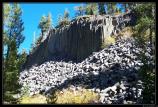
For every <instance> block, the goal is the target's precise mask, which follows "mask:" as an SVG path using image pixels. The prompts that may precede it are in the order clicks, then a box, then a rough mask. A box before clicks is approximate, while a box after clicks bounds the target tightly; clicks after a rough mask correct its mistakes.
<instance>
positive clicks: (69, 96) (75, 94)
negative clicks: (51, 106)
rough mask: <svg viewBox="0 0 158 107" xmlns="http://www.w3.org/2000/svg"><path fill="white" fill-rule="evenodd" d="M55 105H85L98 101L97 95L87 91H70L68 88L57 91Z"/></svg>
mask: <svg viewBox="0 0 158 107" xmlns="http://www.w3.org/2000/svg"><path fill="white" fill-rule="evenodd" d="M55 94H56V97H57V100H56V102H55V104H85V103H94V102H95V101H98V100H99V95H98V94H97V93H94V92H92V91H90V90H88V89H83V88H82V89H81V90H75V91H74V90H72V89H70V88H68V89H64V90H62V91H57V92H56V93H55Z"/></svg>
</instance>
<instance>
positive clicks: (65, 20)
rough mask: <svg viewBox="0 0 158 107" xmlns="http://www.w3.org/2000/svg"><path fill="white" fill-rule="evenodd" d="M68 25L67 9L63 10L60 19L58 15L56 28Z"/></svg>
mask: <svg viewBox="0 0 158 107" xmlns="http://www.w3.org/2000/svg"><path fill="white" fill-rule="evenodd" d="M69 24H70V20H69V11H68V10H67V9H65V11H64V16H63V17H62V16H61V15H59V17H58V26H57V28H58V27H63V26H66V25H69Z"/></svg>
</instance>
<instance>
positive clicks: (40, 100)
mask: <svg viewBox="0 0 158 107" xmlns="http://www.w3.org/2000/svg"><path fill="white" fill-rule="evenodd" d="M19 103H20V104H47V101H46V97H45V96H43V95H40V94H37V95H34V96H31V97H29V96H23V97H22V98H21V100H20V102H19Z"/></svg>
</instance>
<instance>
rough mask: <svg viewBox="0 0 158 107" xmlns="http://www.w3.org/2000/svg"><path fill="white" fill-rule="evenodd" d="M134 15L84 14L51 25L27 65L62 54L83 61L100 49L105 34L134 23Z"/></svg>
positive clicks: (63, 56)
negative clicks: (59, 24)
mask: <svg viewBox="0 0 158 107" xmlns="http://www.w3.org/2000/svg"><path fill="white" fill-rule="evenodd" d="M132 18H134V17H133V15H132V14H131V13H128V14H124V15H119V16H109V15H105V16H100V15H97V16H94V15H93V16H83V17H79V18H77V19H74V20H72V21H71V23H70V25H68V26H65V27H62V28H58V29H56V30H53V29H51V30H49V32H48V33H47V38H46V39H45V40H44V41H43V42H42V43H41V44H40V46H39V47H38V48H37V49H36V51H35V52H34V53H32V54H31V55H29V56H28V57H27V61H26V63H25V64H24V68H27V67H30V66H32V65H34V64H41V63H43V62H45V61H47V60H57V59H59V58H60V59H62V60H66V59H70V60H73V61H77V62H78V61H81V60H83V59H85V58H86V57H87V56H89V55H90V54H91V53H92V52H95V51H99V49H100V47H101V44H102V43H103V42H104V38H105V37H106V36H110V35H115V36H117V34H118V33H119V32H120V30H121V29H122V28H124V27H125V26H127V25H128V24H133V22H132V21H133V20H134V19H132ZM63 58H65V59H63Z"/></svg>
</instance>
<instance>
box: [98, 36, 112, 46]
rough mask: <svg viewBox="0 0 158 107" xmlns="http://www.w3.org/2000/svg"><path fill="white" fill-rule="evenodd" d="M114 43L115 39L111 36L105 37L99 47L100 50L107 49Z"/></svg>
mask: <svg viewBox="0 0 158 107" xmlns="http://www.w3.org/2000/svg"><path fill="white" fill-rule="evenodd" d="M114 43H115V38H114V37H112V36H108V37H105V39H104V42H103V43H102V45H101V49H103V48H106V47H108V46H109V45H111V44H114Z"/></svg>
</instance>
